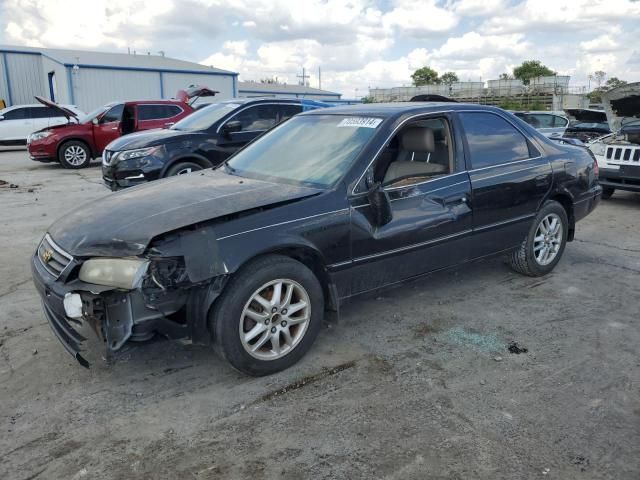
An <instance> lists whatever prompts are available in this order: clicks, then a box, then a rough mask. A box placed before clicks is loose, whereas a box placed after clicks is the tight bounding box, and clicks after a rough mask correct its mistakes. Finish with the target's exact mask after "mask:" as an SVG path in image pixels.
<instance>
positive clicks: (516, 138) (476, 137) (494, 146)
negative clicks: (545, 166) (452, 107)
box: [460, 112, 530, 168]
mask: <svg viewBox="0 0 640 480" xmlns="http://www.w3.org/2000/svg"><path fill="white" fill-rule="evenodd" d="M460 120H461V122H462V126H463V128H464V131H465V135H466V139H467V145H468V146H469V156H470V157H471V165H472V168H482V167H490V166H492V165H500V164H502V163H508V162H514V161H517V160H524V159H526V158H529V156H530V155H529V146H528V144H527V140H526V138H525V137H524V135H522V134H521V133H520V132H519V131H518V130H516V128H515V127H514V126H513V125H511V124H510V123H509V122H507V121H506V120H504V119H503V118H502V117H500V116H498V115H494V114H492V113H480V112H477V113H475V112H474V113H461V114H460Z"/></svg>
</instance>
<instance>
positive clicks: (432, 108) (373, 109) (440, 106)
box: [301, 102, 504, 118]
mask: <svg viewBox="0 0 640 480" xmlns="http://www.w3.org/2000/svg"><path fill="white" fill-rule="evenodd" d="M454 110H480V111H487V112H494V113H496V112H504V110H502V109H500V108H497V107H491V106H488V105H478V104H475V103H453V102H397V103H364V104H356V105H341V106H336V107H331V108H330V109H319V110H312V111H309V112H304V113H302V114H301V115H328V114H331V115H358V116H363V115H370V116H373V117H384V118H387V117H395V116H400V115H402V114H405V113H414V114H419V113H430V112H441V111H454Z"/></svg>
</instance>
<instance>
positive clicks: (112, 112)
mask: <svg viewBox="0 0 640 480" xmlns="http://www.w3.org/2000/svg"><path fill="white" fill-rule="evenodd" d="M123 111H124V103H120V104H119V105H115V106H113V107H111V108H110V109H109V110H107V113H105V114H104V115H103V116H102V118H101V119H100V123H110V122H119V121H120V120H122V112H123Z"/></svg>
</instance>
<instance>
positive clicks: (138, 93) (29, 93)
mask: <svg viewBox="0 0 640 480" xmlns="http://www.w3.org/2000/svg"><path fill="white" fill-rule="evenodd" d="M237 83H238V74H237V73H235V72H230V71H227V70H221V69H217V68H213V67H208V66H205V65H201V64H198V63H193V62H186V61H183V60H177V59H174V58H169V57H165V56H162V55H146V54H142V55H141V54H137V55H136V54H123V53H105V52H90V51H85V50H61V49H49V48H30V47H12V46H0V99H2V100H4V102H5V104H6V105H7V106H10V105H20V104H29V103H34V102H35V100H34V98H33V97H34V96H35V95H39V96H42V97H45V98H49V99H51V100H54V101H55V102H58V103H62V104H71V105H76V106H77V107H78V108H80V109H81V110H84V111H86V112H88V111H91V110H93V109H94V108H97V107H99V106H101V105H104V104H105V103H108V102H111V101H114V100H156V99H169V98H173V97H174V96H175V94H176V92H177V91H178V90H180V89H183V88H185V87H187V86H189V85H204V86H207V87H209V88H211V89H212V90H217V91H219V92H220V93H219V94H218V95H216V97H215V98H216V100H225V99H229V98H234V97H236V96H237V93H238V92H237ZM209 101H211V100H210V99H209Z"/></svg>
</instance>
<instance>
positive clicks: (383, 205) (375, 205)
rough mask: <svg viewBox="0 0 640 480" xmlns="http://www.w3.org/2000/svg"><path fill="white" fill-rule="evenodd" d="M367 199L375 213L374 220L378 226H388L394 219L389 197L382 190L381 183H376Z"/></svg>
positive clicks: (368, 193)
mask: <svg viewBox="0 0 640 480" xmlns="http://www.w3.org/2000/svg"><path fill="white" fill-rule="evenodd" d="M367 198H368V199H369V204H370V205H371V210H372V212H373V219H374V221H375V223H376V225H377V226H379V227H381V226H383V225H386V224H387V223H389V222H390V221H391V219H392V218H393V213H392V212H391V202H390V201H389V195H388V194H387V192H385V191H384V189H383V188H382V184H381V183H380V182H376V183H375V184H374V185H373V186H372V187H371V188H370V189H369V191H368V192H367Z"/></svg>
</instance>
